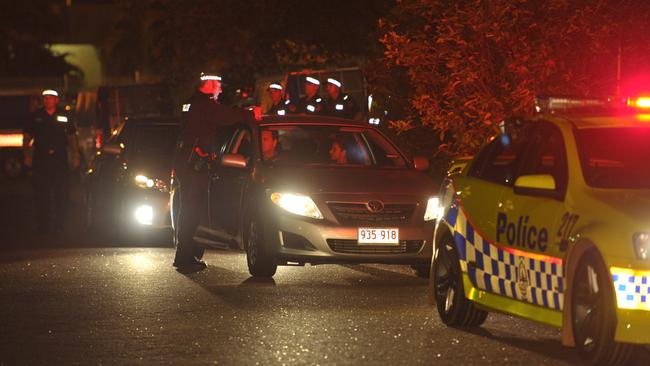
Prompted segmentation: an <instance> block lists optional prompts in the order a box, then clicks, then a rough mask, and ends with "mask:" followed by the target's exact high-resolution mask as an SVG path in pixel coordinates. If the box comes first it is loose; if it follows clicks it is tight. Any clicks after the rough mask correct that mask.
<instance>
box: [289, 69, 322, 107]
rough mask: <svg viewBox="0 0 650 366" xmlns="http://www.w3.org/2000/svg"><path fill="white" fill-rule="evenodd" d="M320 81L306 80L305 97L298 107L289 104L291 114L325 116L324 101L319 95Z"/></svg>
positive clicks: (307, 78)
mask: <svg viewBox="0 0 650 366" xmlns="http://www.w3.org/2000/svg"><path fill="white" fill-rule="evenodd" d="M319 89H320V81H319V80H318V79H316V78H314V77H311V76H307V77H306V78H305V96H303V97H302V98H300V101H299V102H298V104H297V105H293V104H289V105H288V110H289V112H290V113H297V114H321V115H322V114H324V113H325V110H324V107H325V106H324V101H323V98H321V97H320V95H319V94H318V90H319Z"/></svg>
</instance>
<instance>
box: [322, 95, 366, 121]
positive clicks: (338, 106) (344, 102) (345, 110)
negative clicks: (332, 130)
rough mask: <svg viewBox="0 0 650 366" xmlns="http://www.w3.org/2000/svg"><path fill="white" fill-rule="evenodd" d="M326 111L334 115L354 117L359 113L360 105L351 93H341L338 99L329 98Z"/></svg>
mask: <svg viewBox="0 0 650 366" xmlns="http://www.w3.org/2000/svg"><path fill="white" fill-rule="evenodd" d="M325 113H326V114H327V115H328V116H332V117H339V118H348V119H352V118H354V117H355V116H356V115H357V113H359V107H358V106H357V103H356V102H355V101H354V99H352V97H351V96H350V95H349V94H343V93H340V94H339V97H338V98H336V100H332V99H329V100H327V102H326V103H325Z"/></svg>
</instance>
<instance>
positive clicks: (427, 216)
mask: <svg viewBox="0 0 650 366" xmlns="http://www.w3.org/2000/svg"><path fill="white" fill-rule="evenodd" d="M443 214H444V207H442V206H440V199H439V198H438V197H431V198H429V201H427V209H426V211H425V212H424V221H431V220H439V219H440V218H441V217H442V215H443Z"/></svg>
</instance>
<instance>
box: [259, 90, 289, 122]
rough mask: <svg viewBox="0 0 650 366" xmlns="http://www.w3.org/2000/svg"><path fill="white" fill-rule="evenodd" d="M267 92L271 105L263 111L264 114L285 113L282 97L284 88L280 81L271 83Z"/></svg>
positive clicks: (282, 114)
mask: <svg viewBox="0 0 650 366" xmlns="http://www.w3.org/2000/svg"><path fill="white" fill-rule="evenodd" d="M268 93H269V96H270V97H271V103H272V104H271V106H270V107H269V108H268V109H267V110H266V111H265V112H264V114H270V115H281V116H284V115H285V114H286V109H285V104H284V101H283V100H282V99H284V88H283V87H282V85H280V83H271V84H269V87H268Z"/></svg>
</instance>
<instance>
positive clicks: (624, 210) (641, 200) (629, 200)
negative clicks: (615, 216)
mask: <svg viewBox="0 0 650 366" xmlns="http://www.w3.org/2000/svg"><path fill="white" fill-rule="evenodd" d="M591 196H592V197H593V198H594V199H596V200H598V201H600V202H601V203H603V204H604V205H606V206H607V207H609V208H611V209H613V210H615V211H617V212H619V213H621V214H622V215H625V216H628V217H630V218H631V219H632V220H638V221H641V222H650V190H594V191H593V192H592V194H591Z"/></svg>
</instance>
